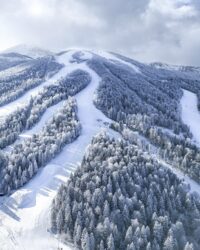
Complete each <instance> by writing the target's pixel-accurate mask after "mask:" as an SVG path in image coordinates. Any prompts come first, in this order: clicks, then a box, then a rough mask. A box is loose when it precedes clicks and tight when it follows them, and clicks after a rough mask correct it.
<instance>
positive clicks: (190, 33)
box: [0, 0, 200, 66]
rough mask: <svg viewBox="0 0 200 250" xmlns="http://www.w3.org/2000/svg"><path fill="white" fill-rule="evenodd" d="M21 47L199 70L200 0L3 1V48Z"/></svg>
mask: <svg viewBox="0 0 200 250" xmlns="http://www.w3.org/2000/svg"><path fill="white" fill-rule="evenodd" d="M22 43H23V44H32V45H37V46H39V47H42V48H46V49H50V50H62V49H65V48H68V47H81V48H98V49H105V50H111V51H115V52H120V53H122V54H125V55H128V56H130V57H133V58H135V59H138V60H140V61H146V62H149V61H163V62H169V63H174V64H188V65H189V64H191V65H199V66H200V53H199V52H200V0H0V50H3V49H5V48H8V47H11V46H14V45H17V44H22Z"/></svg>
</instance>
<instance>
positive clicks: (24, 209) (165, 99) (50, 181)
mask: <svg viewBox="0 0 200 250" xmlns="http://www.w3.org/2000/svg"><path fill="white" fill-rule="evenodd" d="M7 58H8V59H7ZM10 62H11V64H9V63H10ZM0 67H1V68H0V150H1V151H0V249H2V250H15V249H16V250H23V249H28V250H32V249H33V250H35V249H38V250H50V249H52V250H53V249H63V250H64V249H101V250H103V249H123V250H124V249H127V250H130V249H187V250H188V249H195V250H198V249H199V247H200V239H199V230H200V226H199V225H200V224H199V222H200V196H199V195H200V186H199V185H200V184H199V183H200V147H199V143H200V134H199V130H198V128H199V120H200V113H199V107H200V80H199V76H198V75H199V71H198V68H195V69H193V68H191V67H185V68H180V67H174V66H169V65H167V66H163V64H151V65H147V64H143V63H140V62H137V61H135V60H133V59H130V58H127V57H124V56H122V55H118V54H116V53H110V52H104V51H94V50H93V51H86V50H66V52H62V53H58V54H57V55H54V54H53V53H51V52H48V51H45V50H42V49H38V48H30V47H27V46H18V47H16V48H11V49H10V50H8V51H6V54H5V53H4V54H1V55H0ZM191 221H192V223H191ZM119 222H120V223H119Z"/></svg>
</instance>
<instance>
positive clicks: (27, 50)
mask: <svg viewBox="0 0 200 250" xmlns="http://www.w3.org/2000/svg"><path fill="white" fill-rule="evenodd" d="M5 53H17V54H20V55H23V56H28V57H31V58H34V59H36V58H40V57H44V56H49V55H53V53H52V52H50V51H48V50H45V49H41V48H38V47H35V46H30V45H25V44H20V45H17V46H14V47H12V48H9V49H7V50H6V51H5Z"/></svg>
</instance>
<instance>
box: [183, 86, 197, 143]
mask: <svg viewBox="0 0 200 250" xmlns="http://www.w3.org/2000/svg"><path fill="white" fill-rule="evenodd" d="M197 103H198V102H197V96H196V94H194V93H192V92H190V91H188V90H183V97H182V98H181V117H182V121H183V122H184V123H185V124H186V125H188V127H189V128H190V131H191V133H192V134H193V137H194V140H195V142H196V143H197V145H198V146H200V112H199V111H198V108H197Z"/></svg>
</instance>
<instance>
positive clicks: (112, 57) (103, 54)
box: [95, 50, 141, 74]
mask: <svg viewBox="0 0 200 250" xmlns="http://www.w3.org/2000/svg"><path fill="white" fill-rule="evenodd" d="M95 54H98V55H99V56H101V57H104V58H106V59H108V60H111V61H117V62H120V63H121V64H124V65H127V66H128V67H129V68H131V69H133V70H134V71H135V73H137V74H141V71H140V69H139V68H138V67H137V66H135V65H133V64H132V63H129V62H126V61H124V60H122V59H120V58H118V57H117V56H115V55H113V54H111V53H109V52H105V51H100V50H99V51H95Z"/></svg>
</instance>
